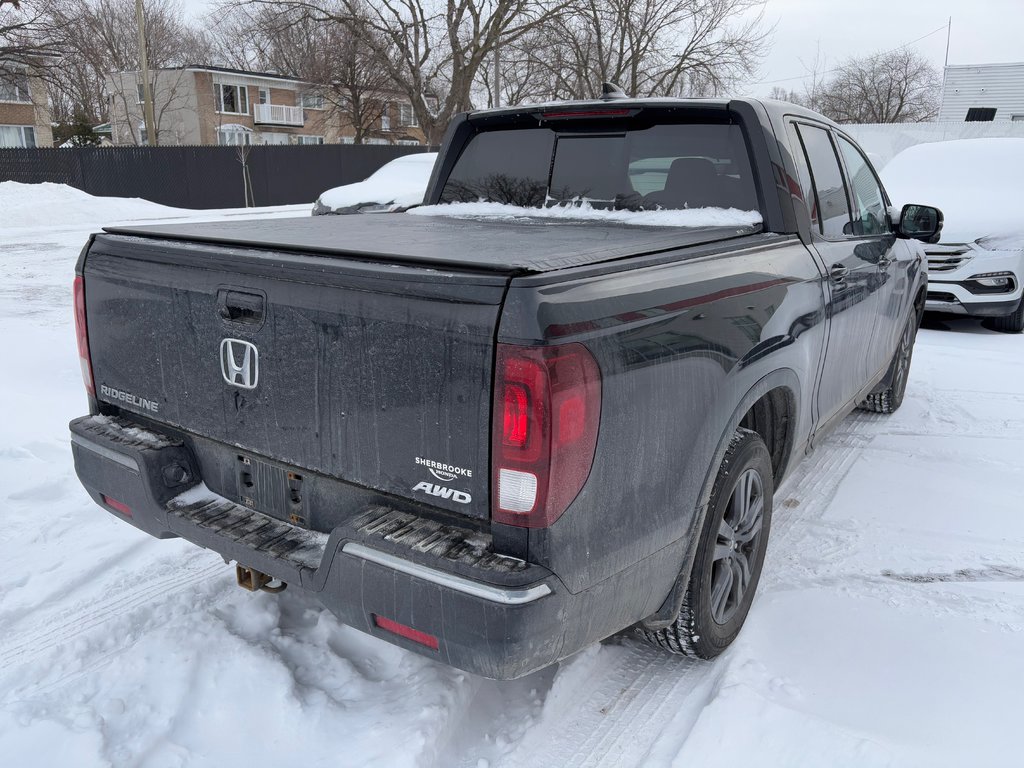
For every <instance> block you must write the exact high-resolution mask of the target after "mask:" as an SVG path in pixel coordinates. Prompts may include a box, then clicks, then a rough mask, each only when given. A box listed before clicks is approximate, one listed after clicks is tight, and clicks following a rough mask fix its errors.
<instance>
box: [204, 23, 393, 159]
mask: <svg viewBox="0 0 1024 768" xmlns="http://www.w3.org/2000/svg"><path fill="white" fill-rule="evenodd" d="M335 10H336V11H339V12H340V10H341V9H340V8H339V7H336V8H335ZM370 34H372V31H371V30H366V29H362V28H360V26H359V25H358V22H357V21H355V20H353V21H352V22H351V23H348V24H338V23H336V22H333V21H330V20H324V19H321V18H317V17H315V16H314V15H312V14H310V13H308V12H307V11H306V9H304V8H299V7H296V6H284V7H274V6H268V5H262V4H252V3H242V4H236V5H233V6H229V7H226V8H225V11H224V12H222V13H221V14H219V18H218V21H217V25H216V28H215V35H216V41H217V48H218V58H219V59H220V60H222V61H225V62H228V63H230V64H232V65H234V66H237V67H239V68H241V69H255V70H274V71H277V72H283V73H287V74H290V75H293V76H295V77H299V78H301V79H303V80H307V81H309V82H310V83H313V84H316V85H317V95H319V96H322V97H323V99H324V102H325V106H326V109H327V110H328V112H329V113H333V114H336V115H340V116H341V117H342V118H343V120H344V121H345V122H347V123H349V124H350V125H351V126H352V130H353V134H354V135H353V140H354V142H355V143H356V144H362V143H363V142H364V140H365V139H366V138H368V137H369V136H370V135H371V134H373V133H374V132H375V130H376V129H378V128H379V127H380V125H381V118H382V117H383V116H384V115H385V114H386V112H387V108H388V98H387V95H388V91H390V90H391V89H392V87H393V86H392V82H391V77H390V75H389V74H388V72H387V71H385V70H384V68H382V67H381V66H380V65H379V63H378V61H377V57H376V54H375V53H374V50H373V49H372V48H371V47H370V46H369V45H367V42H366V38H367V35H370Z"/></svg>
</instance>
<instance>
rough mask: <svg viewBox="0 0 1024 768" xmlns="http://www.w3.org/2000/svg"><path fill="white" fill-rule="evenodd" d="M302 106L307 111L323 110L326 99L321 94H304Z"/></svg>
mask: <svg viewBox="0 0 1024 768" xmlns="http://www.w3.org/2000/svg"><path fill="white" fill-rule="evenodd" d="M302 106H303V107H305V108H306V109H323V108H324V97H323V96H322V95H321V94H319V93H304V94H302Z"/></svg>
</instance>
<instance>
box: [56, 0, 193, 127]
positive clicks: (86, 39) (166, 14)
mask: <svg viewBox="0 0 1024 768" xmlns="http://www.w3.org/2000/svg"><path fill="white" fill-rule="evenodd" d="M46 16H47V19H48V22H49V23H50V24H51V25H52V27H53V28H55V29H59V30H60V35H59V45H60V48H61V49H62V51H63V52H64V57H63V60H62V61H61V66H60V67H59V68H56V69H55V70H54V71H53V72H52V74H51V76H50V77H49V87H50V97H51V101H52V103H53V106H54V116H55V119H56V120H57V121H58V122H64V121H68V120H70V119H72V117H73V116H74V115H86V116H89V117H90V118H91V119H94V120H95V121H96V122H102V120H103V119H105V118H107V117H108V112H109V108H110V101H111V99H113V100H114V101H115V102H117V101H118V100H119V101H120V102H121V103H122V104H128V103H129V102H131V103H134V102H135V101H136V100H137V99H136V90H135V83H134V82H130V80H126V79H124V78H117V77H115V78H112V79H111V78H109V77H108V76H110V75H112V74H113V73H119V72H135V71H137V70H138V69H139V51H138V33H137V26H136V20H135V4H134V0H46ZM146 40H147V43H148V46H147V47H148V49H149V63H150V67H151V68H152V69H153V70H158V69H165V68H169V67H174V66H182V65H186V64H190V63H194V62H195V61H197V60H198V61H201V60H203V59H204V58H206V57H207V55H208V54H207V51H208V50H209V42H208V40H207V39H206V37H205V35H204V34H203V33H202V32H201V31H200V30H197V29H196V28H194V27H192V26H191V25H190V24H189V23H188V22H187V21H186V20H185V16H184V12H183V10H182V7H181V5H180V4H179V3H178V2H176V0H161V2H150V3H147V8H146ZM168 77H171V76H168ZM168 77H163V78H162V79H164V80H167V79H168ZM158 78H160V76H155V79H158ZM111 88H112V89H113V90H110V89H111ZM161 90H162V93H163V94H164V95H163V97H162V98H163V99H164V101H167V100H169V99H176V98H178V97H179V93H178V90H179V89H177V88H174V87H171V85H170V84H168V83H164V87H163V88H162V89H161ZM167 107H168V104H166V103H163V104H161V103H160V101H159V100H156V109H157V111H158V112H160V111H166V109H167ZM136 128H137V126H136ZM158 132H159V128H158ZM137 135H138V134H137V130H135V129H133V136H137ZM136 140H137V139H136Z"/></svg>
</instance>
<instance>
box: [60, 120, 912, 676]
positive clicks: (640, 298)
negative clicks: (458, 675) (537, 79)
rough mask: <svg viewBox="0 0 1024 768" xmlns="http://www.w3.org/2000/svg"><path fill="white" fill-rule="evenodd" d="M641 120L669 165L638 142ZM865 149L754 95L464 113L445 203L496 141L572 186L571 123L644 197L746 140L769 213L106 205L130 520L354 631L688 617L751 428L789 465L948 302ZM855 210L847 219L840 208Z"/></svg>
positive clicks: (477, 655)
mask: <svg viewBox="0 0 1024 768" xmlns="http://www.w3.org/2000/svg"><path fill="white" fill-rule="evenodd" d="M663 129H664V131H665V133H664V135H663V136H661V135H660V134H658V131H662V130H663ZM645 131H646V133H643V132H645ZM673 131H677V132H678V133H677V134H673ZM812 131H817V132H818V133H815V134H813V135H814V136H815V137H817V141H818V144H817V145H816V146H817V147H818V148H819V149H820V147H821V146H822V144H821V141H820V140H821V139H824V142H826V144H825V145H824V146H828V143H829V142H831V145H832V146H833V147H834V148H835V149H834V151H835V153H836V154H835V156H834V158H833V159H834V160H835V161H836V167H837V169H838V172H839V173H840V174H841V175H842V176H841V181H840V186H839V187H837V188H832V189H831V190H829V189H827V188H826V187H825V184H826V181H825V178H824V174H823V173H820V172H819V173H817V174H812V172H811V171H810V170H809V168H811V169H813V163H814V159H815V158H814V155H813V153H812V152H811V151H805V149H804V146H805V144H806V145H808V146H809V145H810V144H811V139H809V138H808V137H809V136H810V135H812V134H811V132H812ZM640 134H643V136H655V138H656V139H657V141H653V143H652V144H651V146H652V147H653V149H652V150H651V151H650V152H648V155H650V154H652V153H653V154H654V155H656V157H653V158H651V157H639V159H636V158H637V155H636V153H637V152H640V154H642V149H643V147H644V146H645V145H644V143H643V142H644V141H647V139H646V138H644V139H643V141H641V140H640V139H639V138H636V139H635V138H634V137H635V136H640ZM659 136H661V138H658V137H659ZM690 136H695V137H697V139H696V140H700V141H703V142H704V144H703V145H702V146H703V147H704V149H700V148H698V149H697V150H693V149H691V148H690V147H689V146H688V145H687V144H686V141H688V140H689V139H688V138H687V137H690ZM674 137H675V138H674ZM708 137H710V138H708ZM677 138H678V141H677V140H676V139H677ZM613 140H614V141H613ZM840 141H848V139H847V138H846V137H843V136H842V134H841V132H840V131H839V129H838V128H837V127H836V126H834V125H832V124H830V123H828V122H827V121H824V120H823V119H822V118H819V117H817V116H815V115H813V114H812V113H809V112H804V111H802V110H799V109H797V108H790V107H788V106H787V105H781V104H775V103H761V102H757V101H753V100H742V101H673V100H664V101H617V102H585V103H579V104H566V105H562V106H559V107H558V108H557V110H556V109H554V108H552V109H546V110H545V109H544V108H536V107H534V108H529V109H520V110H515V109H510V110H502V111H494V112H482V113H475V114H469V115H467V116H462V117H460V118H459V119H457V120H456V121H455V123H454V124H453V125H452V127H451V128H450V130H449V132H448V135H447V137H446V139H445V144H444V146H443V147H442V151H441V155H440V158H439V160H438V163H437V165H436V166H435V169H434V175H433V178H432V180H431V185H430V188H429V189H428V195H427V202H428V203H443V202H458V201H459V200H460V199H464V198H465V196H466V195H467V194H470V193H472V194H475V195H477V196H479V192H480V190H479V186H478V187H477V188H475V189H474V188H472V184H473V183H478V182H479V179H480V178H483V176H479V175H478V176H476V177H474V176H473V174H474V173H477V172H478V171H477V170H476V169H475V166H474V163H475V164H478V165H486V164H487V163H491V162H493V163H497V164H498V165H501V164H502V163H504V164H505V165H504V166H502V168H504V170H503V171H502V172H503V173H504V174H505V176H506V177H507V176H508V175H510V174H511V173H513V172H518V169H520V168H525V169H526V170H524V171H523V174H524V176H527V177H528V178H527V179H526V181H530V180H531V179H532V177H529V174H531V173H534V174H535V175H538V174H539V175H540V179H541V185H542V186H543V185H544V183H546V185H547V186H546V188H545V189H544V190H543V192H544V194H545V195H546V196H547V197H546V199H547V200H550V198H551V197H552V195H553V193H552V190H553V189H555V187H556V183H555V179H553V178H551V177H544V176H543V174H544V173H550V174H552V175H556V174H558V173H560V171H559V168H558V164H557V162H555V163H552V161H551V157H552V152H553V151H555V150H553V148H555V147H557V152H558V153H562V152H565V157H566V158H570V157H573V156H575V157H576V158H577V160H579V161H580V162H578V163H577V165H575V166H572V167H570V168H568V170H566V171H565V173H564V174H563V175H564V176H565V177H566V178H565V179H563V180H562V181H565V183H566V185H567V187H571V186H572V183H573V174H574V173H575V174H576V176H580V175H583V176H585V175H586V174H587V173H589V170H588V166H595V167H600V166H601V164H602V163H612V162H615V160H614V159H612V160H609V159H608V158H609V157H610V156H611V155H614V153H616V152H619V151H623V152H625V156H626V160H625V161H624V162H623V168H624V169H627V170H628V172H629V174H630V177H629V181H628V183H629V184H630V185H631V189H632V191H636V192H637V194H638V195H639V194H641V193H643V194H646V195H653V196H654V197H655V198H656V197H657V196H658V195H664V194H667V191H666V188H667V187H669V186H670V184H671V176H672V173H673V171H672V167H671V163H672V162H676V159H674V155H678V156H679V157H682V158H685V159H687V160H690V159H692V158H691V157H690V155H691V153H695V154H697V155H698V156H699V158H700V159H707V157H708V156H709V155H710V156H711V158H712V160H714V161H716V162H718V163H719V165H720V166H721V165H723V164H724V166H725V167H724V168H720V170H719V172H718V173H719V175H718V176H716V177H714V178H715V179H716V180H717V182H715V183H720V185H721V186H722V187H723V189H724V191H719V192H717V193H716V195H718V197H717V198H716V199H715V200H713V201H712V202H711V204H712V205H715V206H716V207H726V206H725V203H723V202H722V201H723V200H724V201H725V202H733V201H735V202H736V203H737V206H736V207H739V205H742V206H743V207H745V209H747V210H755V211H758V212H759V213H760V216H761V219H762V223H761V224H752V225H742V224H741V225H735V224H733V225H724V226H716V225H711V226H707V225H699V226H691V227H677V226H669V227H658V226H632V225H624V224H619V223H614V222H611V223H609V222H602V221H593V220H564V221H563V220H552V219H543V218H537V219H530V218H526V219H515V220H509V219H507V218H503V219H497V220H496V219H493V218H479V217H470V218H452V217H446V216H415V215H410V214H394V215H384V216H348V217H315V218H314V217H309V218H303V219H295V220H265V221H249V222H231V223H211V224H195V225H187V224H181V225H166V226H154V227H138V228H125V227H121V228H110V229H107V230H106V231H104V232H102V233H99V234H96V235H94V236H93V237H92V239H91V241H90V242H89V243H88V245H87V246H86V248H85V249H84V251H83V253H82V256H81V258H80V261H79V263H78V268H77V274H78V277H77V279H76V315H77V318H76V319H77V320H78V321H79V322H78V325H79V351H80V356H81V357H82V362H83V371H84V373H85V377H86V382H87V388H88V389H89V390H90V392H89V403H90V409H89V415H86V416H83V417H82V418H80V419H76V420H75V421H74V422H72V424H71V432H72V448H73V451H74V458H75V466H76V469H77V472H78V475H79V477H80V478H81V481H82V483H83V484H84V486H85V487H86V489H87V490H88V491H89V493H90V494H91V496H92V497H93V499H94V500H95V501H96V502H97V503H98V504H100V505H101V506H103V507H104V508H106V509H107V510H108V511H110V512H111V513H112V514H114V515H115V516H117V517H119V518H121V519H122V520H124V521H125V522H127V523H130V524H132V525H134V526H136V527H137V528H139V529H141V530H142V531H145V532H147V533H149V534H151V535H153V536H156V537H159V538H169V537H176V536H177V537H182V538H185V539H187V540H189V541H191V542H194V543H195V544H198V545H200V546H203V547H206V548H209V549H211V550H213V551H214V552H217V553H219V554H221V555H222V556H223V557H224V558H225V559H226V560H228V561H235V562H237V563H238V564H239V565H240V566H243V567H244V568H243V569H242V573H243V574H244V576H245V578H246V579H248V580H249V581H250V584H249V586H261V585H264V584H265V582H266V581H267V580H269V579H273V581H272V582H270V586H273V585H277V584H278V583H280V582H283V583H286V584H287V585H289V587H290V588H291V589H304V590H309V591H311V592H313V593H315V594H316V595H317V597H318V598H319V599H320V600H321V601H322V602H323V604H324V605H325V606H326V607H327V608H329V609H330V610H331V611H332V612H333V613H335V614H336V615H337V616H338V617H339V618H340V619H341V620H342V621H344V622H345V623H347V624H350V625H351V626H353V627H356V628H358V629H360V630H363V631H365V632H367V633H370V634H372V635H376V636H378V637H381V638H384V639H385V640H388V641H390V642H393V643H396V644H398V645H400V646H403V647H406V648H409V649H411V650H413V651H416V652H418V653H422V654H425V655H428V656H431V657H434V658H437V659H439V660H440V661H443V662H445V663H447V664H451V665H454V666H456V667H459V668H462V669H465V670H469V671H471V672H474V673H478V674H481V675H485V676H488V677H494V678H514V677H518V676H521V675H523V674H526V673H528V672H531V671H533V670H536V669H538V668H541V667H544V666H546V665H549V664H551V663H553V662H556V661H558V660H560V659H563V658H565V657H566V656H568V655H569V654H572V653H574V652H576V651H578V650H579V649H581V648H583V647H585V646H587V645H588V644H590V643H593V642H595V641H599V640H601V639H603V638H606V637H608V636H610V635H612V634H614V633H616V632H619V631H621V630H623V629H625V628H628V627H631V626H633V625H637V626H639V627H641V628H642V629H644V630H646V631H648V632H651V633H657V632H658V631H659V630H661V629H663V628H665V627H668V626H671V625H672V623H673V622H676V621H678V620H679V616H680V609H681V607H682V606H684V603H685V601H686V594H687V584H688V583H690V579H691V571H692V570H693V563H694V562H695V560H698V544H699V541H700V540H701V532H702V530H703V529H704V527H705V519H706V517H707V515H708V514H709V513H708V510H709V507H710V506H711V504H710V503H709V501H711V500H713V492H714V486H715V483H716V478H719V477H721V476H722V472H721V468H722V466H723V457H726V456H727V452H728V451H729V450H730V444H731V442H732V441H734V440H735V439H736V435H737V432H738V430H739V433H740V434H744V435H745V434H749V433H754V435H755V436H756V437H757V439H758V440H759V441H760V442H763V444H764V448H765V449H766V450H767V456H768V460H769V461H770V473H769V474H770V477H766V478H762V480H763V481H764V484H765V487H766V488H769V487H777V486H778V484H779V482H781V480H782V479H783V478H784V477H785V476H786V474H787V473H788V472H789V471H790V469H791V468H792V467H793V465H794V464H795V463H796V462H797V461H799V460H800V459H801V458H803V457H804V456H805V454H806V453H808V452H809V451H810V450H811V448H812V447H813V445H814V444H815V442H817V441H819V440H820V439H821V436H822V434H823V433H824V432H825V431H827V430H828V429H829V428H830V427H832V426H834V425H835V424H836V423H837V422H838V421H839V420H840V419H842V418H843V417H844V416H845V415H846V414H847V413H849V412H850V410H852V409H853V408H854V407H856V406H857V405H858V404H859V403H861V402H862V401H864V399H865V398H866V397H869V396H870V395H871V393H872V392H873V391H876V392H877V391H878V390H879V389H880V388H883V387H885V386H886V384H887V381H886V377H887V376H891V373H892V368H893V359H894V353H895V352H896V351H897V348H898V347H899V344H900V339H901V333H902V331H903V330H904V328H905V327H906V326H907V323H908V320H909V319H911V318H914V317H916V312H917V310H918V308H919V306H920V304H921V302H922V301H923V295H924V293H923V292H924V290H925V285H926V275H925V271H924V269H923V267H922V262H921V257H920V255H918V254H919V251H917V250H916V249H914V248H912V247H910V245H909V244H908V241H907V240H905V239H903V238H902V237H900V236H899V232H898V229H899V227H898V223H896V222H893V221H891V220H890V218H889V216H888V214H886V217H885V222H884V227H883V226H876V227H875V228H876V229H879V230H880V231H874V232H872V231H868V230H870V228H866V229H865V228H863V227H861V228H860V229H858V228H857V223H856V221H857V220H856V218H855V217H857V216H858V212H857V208H858V203H857V198H856V195H857V193H858V189H859V186H858V185H859V184H860V183H861V182H862V181H865V179H863V178H858V177H857V171H855V170H854V169H853V168H852V167H851V163H850V161H849V159H848V158H846V157H844V155H843V152H842V145H840V143H839V142H840ZM488 142H491V143H492V144H493V146H492V145H491V144H489V143H488ZM602 142H604V143H603V144H602ZM616 142H618V143H616ZM623 142H625V143H626V144H627V145H629V144H630V142H633V144H632V145H631V146H632V147H633V148H632V149H630V148H629V146H627V148H626V149H625V150H622V144H623ZM659 142H660V143H659ZM680 142H682V143H680ZM478 145H482V146H478ZM637 147H640V149H639V150H638V149H637ZM673 147H674V148H675V149H672V148H673ZM485 150H486V151H485ZM715 151H719V155H721V156H724V157H725V160H724V161H723V160H722V157H720V156H718V155H715V154H713V153H714V152H715ZM474 152H475V153H476V154H475V155H474ZM630 152H633V153H634V154H629V153H630ZM729 152H732V153H733V154H732V155H731V156H728V154H729ZM609 153H611V155H610V154H609ZM666 153H668V157H669V160H668V162H669V166H668V167H666V166H665V161H664V156H665V155H666ZM673 153H674V154H673ZM737 153H740V154H739V155H737ZM558 156H561V155H558ZM808 157H810V161H811V165H810V166H809V165H808V162H807V159H808ZM494 158H497V159H494ZM509 158H511V159H509ZM865 162H866V161H865ZM460 163H462V165H461V166H460ZM644 163H646V165H644ZM659 163H661V165H659ZM683 165H685V164H683ZM534 166H537V167H541V168H542V169H543V170H540V171H536V172H534V170H532V169H533V167H534ZM676 167H682V166H676ZM701 167H702V168H705V169H706V167H707V166H701ZM868 168H869V170H870V166H868ZM509 169H511V170H509ZM651 169H653V170H651ZM479 173H480V174H482V173H484V172H483V171H479ZM493 175H496V174H493ZM815 175H817V176H820V177H821V178H819V179H818V185H817V187H816V186H815V178H814V177H815ZM861 176H863V171H861ZM487 178H491V177H487ZM506 180H507V179H506ZM870 180H871V181H873V180H874V176H873V172H872V176H871V179H870ZM517 181H518V182H522V181H523V179H517ZM456 182H458V183H456ZM487 183H490V182H487ZM580 183H582V182H580ZM616 183H619V181H618V179H617V180H616ZM622 183H623V184H625V183H627V182H622ZM876 183H877V182H876ZM644 185H646V187H645V186H644ZM523 186H524V187H529V184H525V185H523ZM659 186H660V187H661V189H660V190H659V189H658V187H659ZM648 188H653V189H654V191H653V193H652V192H645V191H644V190H645V189H648ZM702 188H703V187H702ZM467 190H469V191H467ZM570 191H571V190H570ZM535 193H536V190H531V189H527V191H526V192H525V193H523V194H525V196H526V197H525V198H511V201H512V202H519V203H521V202H523V201H524V200H525V201H526V202H530V201H531V200H533V199H534V198H533V197H531V195H535ZM517 194H519V193H517ZM883 194H884V193H883ZM837 195H838V198H837ZM730 196H731V197H730ZM839 198H844V199H842V200H840V202H839V203H837V202H836V201H837V199H839ZM505 201H506V202H507V201H508V200H507V199H506V200H505ZM885 203H886V204H887V203H888V201H887V200H886V201H885ZM609 205H611V204H609ZM616 205H617V203H616ZM635 207H636V206H634V208H635ZM641 207H643V205H642V204H641ZM676 207H680V208H681V207H682V206H681V205H679V206H676ZM686 207H690V208H692V207H694V206H692V205H687V206H686ZM842 210H846V214H845V215H846V217H847V223H846V224H845V227H846V229H847V230H848V231H847V232H842V231H841V230H835V229H834V230H831V231H830V230H829V227H830V226H832V225H833V224H834V222H832V223H831V224H830V221H829V218H830V216H829V215H828V214H834V216H840V217H841V216H842V215H843V214H842V213H841V211H842ZM851 210H852V211H853V213H852V214H851V213H850V211H851ZM837 211H839V213H837ZM850 220H854V225H853V226H850V224H849V223H848V222H849V221H850ZM855 232H861V233H860V234H854V233H855ZM914 327H916V322H915V323H914ZM768 496H769V499H768V503H769V504H770V493H768ZM766 527H767V526H766ZM765 535H767V534H766V533H765ZM758 569H759V563H758ZM754 580H755V582H756V574H755V576H754ZM743 612H744V614H745V609H744V611H743ZM740 621H742V616H741V617H740Z"/></svg>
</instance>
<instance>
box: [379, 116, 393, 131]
mask: <svg viewBox="0 0 1024 768" xmlns="http://www.w3.org/2000/svg"><path fill="white" fill-rule="evenodd" d="M380 129H381V130H382V131H390V130H391V115H388V114H386V113H385V114H383V115H381V116H380Z"/></svg>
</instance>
